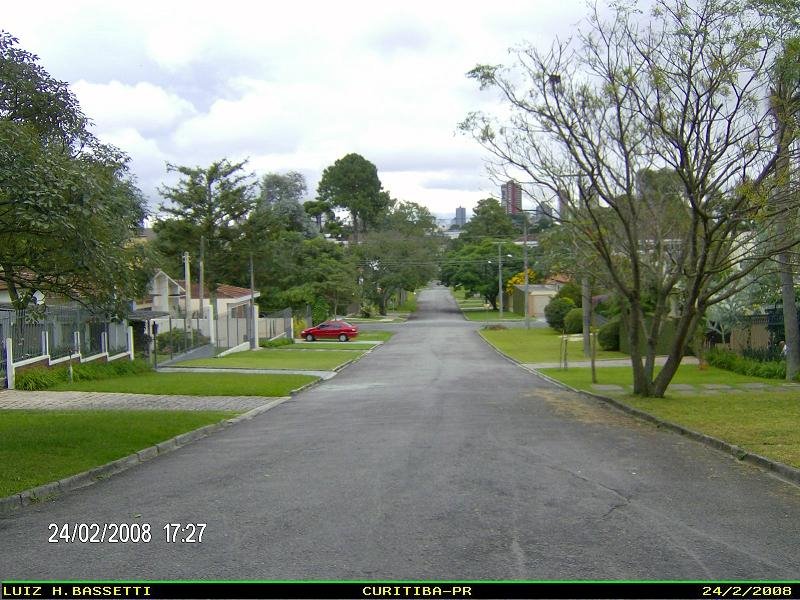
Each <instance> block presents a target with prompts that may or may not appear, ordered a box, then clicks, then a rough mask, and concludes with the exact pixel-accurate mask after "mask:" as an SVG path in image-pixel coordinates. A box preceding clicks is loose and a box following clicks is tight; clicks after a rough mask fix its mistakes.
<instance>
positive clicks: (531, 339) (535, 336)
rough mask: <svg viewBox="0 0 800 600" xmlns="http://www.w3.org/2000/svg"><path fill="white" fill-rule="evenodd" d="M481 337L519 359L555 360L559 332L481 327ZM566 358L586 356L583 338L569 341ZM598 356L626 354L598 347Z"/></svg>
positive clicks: (579, 358)
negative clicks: (482, 328)
mask: <svg viewBox="0 0 800 600" xmlns="http://www.w3.org/2000/svg"><path fill="white" fill-rule="evenodd" d="M480 334H481V335H482V336H483V338H484V339H485V340H486V341H487V342H489V343H490V344H492V345H493V346H494V347H495V348H497V349H498V350H500V351H501V352H503V353H505V354H507V355H509V356H510V357H511V358H513V359H514V360H517V361H519V362H522V363H538V362H552V363H558V362H559V360H558V357H559V348H560V344H561V336H560V334H558V333H556V332H555V331H553V330H552V329H550V328H549V327H548V328H534V329H500V330H497V331H492V330H487V329H484V330H483V331H481V332H480ZM568 344H569V345H568V349H567V361H568V362H569V361H577V360H588V359H586V358H585V357H584V356H583V342H582V341H570V342H568ZM597 358H598V360H603V359H610V358H623V359H624V358H629V357H628V355H627V354H623V353H622V352H612V351H608V350H600V349H599V348H598V349H597Z"/></svg>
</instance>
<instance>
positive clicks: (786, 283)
mask: <svg viewBox="0 0 800 600" xmlns="http://www.w3.org/2000/svg"><path fill="white" fill-rule="evenodd" d="M783 77H785V76H784V75H781V80H780V81H779V82H778V85H777V88H776V89H773V90H772V106H771V108H772V113H773V116H774V117H775V122H776V125H777V127H776V131H775V137H776V145H777V149H778V160H777V162H776V164H775V172H776V175H777V180H778V186H777V189H776V192H775V197H773V203H775V204H780V203H782V202H786V201H788V195H789V193H790V189H789V178H790V176H791V161H790V157H789V151H790V145H791V142H792V137H793V136H792V129H793V125H792V118H793V115H787V111H786V105H787V104H788V103H789V102H790V100H789V98H787V87H788V89H789V90H791V89H792V87H790V86H787V85H786V82H785V81H784V79H783ZM789 93H791V92H789ZM776 233H777V235H778V239H780V240H784V239H786V235H787V230H786V221H785V219H779V220H778V223H777V231H776ZM778 265H779V269H780V276H781V298H782V300H783V327H784V336H785V339H784V341H785V342H786V380H787V381H793V380H794V378H795V376H796V375H797V373H798V371H800V329H799V328H798V323H797V303H796V301H795V294H794V273H793V272H792V265H791V262H790V261H789V256H788V253H786V252H781V253H780V254H779V255H778Z"/></svg>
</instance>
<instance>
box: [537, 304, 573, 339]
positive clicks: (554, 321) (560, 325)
mask: <svg viewBox="0 0 800 600" xmlns="http://www.w3.org/2000/svg"><path fill="white" fill-rule="evenodd" d="M573 308H575V303H574V302H573V301H572V300H570V299H569V298H553V299H552V300H550V302H549V303H548V304H547V306H545V307H544V318H545V320H546V321H547V324H548V325H550V327H552V328H553V329H555V330H556V331H564V317H565V316H566V314H567V313H568V312H569V311H570V310H572V309H573Z"/></svg>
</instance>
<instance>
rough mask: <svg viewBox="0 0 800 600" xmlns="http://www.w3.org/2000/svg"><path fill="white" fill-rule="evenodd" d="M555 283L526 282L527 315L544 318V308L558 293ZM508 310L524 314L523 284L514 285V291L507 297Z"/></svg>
mask: <svg viewBox="0 0 800 600" xmlns="http://www.w3.org/2000/svg"><path fill="white" fill-rule="evenodd" d="M558 289H559V286H558V285H557V284H534V283H531V284H528V303H527V306H528V315H529V316H531V317H536V318H544V308H545V306H547V305H548V304H549V303H550V300H552V299H553V297H555V295H556V294H557V293H558ZM509 300H510V303H509V306H510V308H509V310H510V311H512V312H514V313H517V314H519V315H524V314H525V313H524V312H523V307H524V306H525V286H524V285H515V286H514V292H513V294H511V297H510V298H509Z"/></svg>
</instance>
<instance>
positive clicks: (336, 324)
mask: <svg viewBox="0 0 800 600" xmlns="http://www.w3.org/2000/svg"><path fill="white" fill-rule="evenodd" d="M357 335H358V327H356V326H355V325H350V323H348V322H347V321H339V320H336V321H333V320H332V321H325V322H324V323H320V324H319V325H317V326H316V327H309V328H308V329H304V330H303V331H301V332H300V337H303V338H305V339H306V340H307V341H309V342H313V341H314V340H316V339H318V338H319V339H321V340H324V339H332V340H333V339H338V340H339V341H340V342H346V341H347V340H350V339H352V338H354V337H356V336H357Z"/></svg>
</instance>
